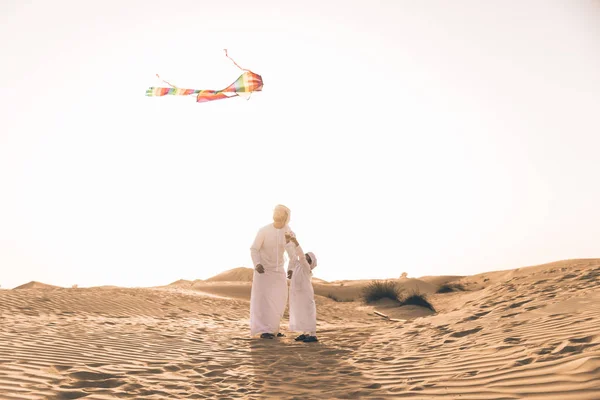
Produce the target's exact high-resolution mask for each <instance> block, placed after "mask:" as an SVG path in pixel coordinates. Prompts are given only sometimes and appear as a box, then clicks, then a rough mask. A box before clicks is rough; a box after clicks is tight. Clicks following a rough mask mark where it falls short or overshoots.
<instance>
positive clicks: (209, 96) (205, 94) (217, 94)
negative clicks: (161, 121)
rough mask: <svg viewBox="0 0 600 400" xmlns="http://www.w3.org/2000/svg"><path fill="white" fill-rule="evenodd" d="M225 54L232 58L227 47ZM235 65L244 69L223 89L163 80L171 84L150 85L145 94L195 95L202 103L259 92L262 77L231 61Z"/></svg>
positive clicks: (261, 85) (261, 86)
mask: <svg viewBox="0 0 600 400" xmlns="http://www.w3.org/2000/svg"><path fill="white" fill-rule="evenodd" d="M225 56H226V57H227V58H229V59H230V60H231V61H233V59H232V58H231V57H229V55H228V54H227V49H225ZM233 63H234V64H235V66H236V67H238V68H239V69H241V70H242V71H244V73H243V74H242V75H240V77H239V78H237V80H236V81H235V82H233V83H232V84H231V85H229V86H227V87H226V88H225V89H223V90H197V89H181V88H178V87H177V86H174V85H171V84H170V83H169V82H167V81H163V82H164V83H166V84H167V85H169V86H171V87H170V88H167V87H154V86H153V87H151V88H148V90H146V96H167V95H172V96H190V95H197V96H196V101H197V102H198V103H204V102H207V101H212V100H220V99H228V98H230V97H236V96H239V94H240V93H243V94H247V95H250V94H252V93H253V92H260V91H262V88H263V81H262V77H261V76H260V75H258V74H255V73H254V72H252V71H250V70H248V69H244V68H242V67H240V66H239V65H238V64H237V63H236V62H235V61H233ZM156 76H157V77H158V78H159V79H160V76H158V74H156Z"/></svg>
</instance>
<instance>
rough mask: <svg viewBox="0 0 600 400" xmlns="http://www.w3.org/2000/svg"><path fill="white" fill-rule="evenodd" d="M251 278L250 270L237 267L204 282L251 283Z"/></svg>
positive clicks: (251, 270)
mask: <svg viewBox="0 0 600 400" xmlns="http://www.w3.org/2000/svg"><path fill="white" fill-rule="evenodd" d="M253 276H254V270H253V269H252V268H245V267H239V268H234V269H230V270H228V271H225V272H222V273H220V274H218V275H215V276H213V277H212V278H208V279H207V280H206V282H252V277H253Z"/></svg>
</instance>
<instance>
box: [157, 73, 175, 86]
mask: <svg viewBox="0 0 600 400" xmlns="http://www.w3.org/2000/svg"><path fill="white" fill-rule="evenodd" d="M156 77H157V78H158V79H160V80H161V81H163V82H164V83H166V84H167V85H169V86H171V87H172V88H175V89H179V88H178V87H177V86H175V85H171V84H170V83H169V82H167V81H165V80H163V79H161V78H160V76H158V74H156Z"/></svg>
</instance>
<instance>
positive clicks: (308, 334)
mask: <svg viewBox="0 0 600 400" xmlns="http://www.w3.org/2000/svg"><path fill="white" fill-rule="evenodd" d="M286 242H287V244H286V250H287V251H288V253H291V252H292V251H294V252H295V257H294V258H292V259H290V263H289V266H288V278H290V279H291V282H290V331H292V332H300V333H301V334H300V336H298V337H297V338H296V339H295V340H296V341H302V342H305V343H310V342H318V339H317V306H316V304H315V292H314V289H313V286H312V270H313V269H314V268H315V267H316V266H317V258H316V257H315V255H314V253H311V252H309V253H306V254H304V252H303V250H302V247H301V246H300V244H299V243H298V240H297V239H296V237H295V236H294V235H293V234H289V235H286Z"/></svg>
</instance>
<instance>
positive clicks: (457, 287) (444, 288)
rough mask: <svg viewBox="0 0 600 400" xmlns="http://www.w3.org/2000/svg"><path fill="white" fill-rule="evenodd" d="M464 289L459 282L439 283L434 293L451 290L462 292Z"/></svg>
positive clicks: (449, 291) (450, 291)
mask: <svg viewBox="0 0 600 400" xmlns="http://www.w3.org/2000/svg"><path fill="white" fill-rule="evenodd" d="M464 290H465V288H464V286H463V285H461V284H460V283H444V284H443V285H441V286H440V287H439V288H438V290H437V291H436V293H452V292H458V291H461V292H463V291H464Z"/></svg>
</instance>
